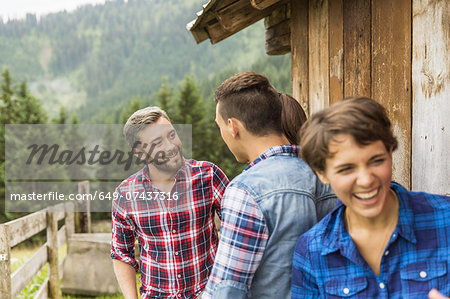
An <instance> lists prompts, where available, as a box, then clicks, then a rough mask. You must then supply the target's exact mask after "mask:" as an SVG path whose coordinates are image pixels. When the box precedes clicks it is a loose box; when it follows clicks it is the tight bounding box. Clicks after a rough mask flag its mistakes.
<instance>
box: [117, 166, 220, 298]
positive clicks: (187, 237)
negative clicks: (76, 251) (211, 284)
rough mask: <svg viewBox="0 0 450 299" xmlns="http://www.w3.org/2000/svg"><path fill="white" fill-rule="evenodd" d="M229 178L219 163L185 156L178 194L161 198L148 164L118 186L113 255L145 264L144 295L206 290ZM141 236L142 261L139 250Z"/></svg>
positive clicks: (175, 295) (133, 263)
mask: <svg viewBox="0 0 450 299" xmlns="http://www.w3.org/2000/svg"><path fill="white" fill-rule="evenodd" d="M227 184H228V179H227V177H226V176H225V174H224V173H223V172H222V171H221V170H220V169H219V168H218V167H217V166H216V165H214V164H212V163H209V162H201V161H195V160H185V166H184V167H182V168H181V169H180V171H178V173H177V175H176V183H175V185H174V187H173V189H172V192H171V199H172V200H167V197H166V199H164V200H161V199H160V198H158V199H155V197H156V196H158V193H156V192H159V190H158V189H156V187H154V186H152V184H151V181H150V176H149V173H148V167H147V166H146V167H144V168H143V169H142V170H140V171H139V172H137V173H135V174H134V175H132V176H130V177H129V178H128V179H126V180H125V181H123V182H122V183H121V184H120V185H119V187H117V189H116V192H117V195H118V198H117V199H116V200H115V201H114V202H113V206H112V242H111V257H112V258H113V259H117V260H120V261H123V262H125V263H128V264H130V265H131V266H133V267H134V268H135V269H136V271H137V270H138V269H139V268H140V270H141V278H140V281H141V282H142V286H141V289H140V293H141V297H142V298H143V299H145V298H159V297H162V298H195V297H197V295H199V294H200V293H201V292H202V291H203V289H204V288H205V285H206V282H207V280H208V276H209V274H210V271H211V268H212V266H213V263H214V257H215V253H216V250H217V244H218V237H217V232H216V227H215V224H214V211H216V212H217V213H219V215H220V206H221V205H220V201H221V199H222V196H223V193H224V192H225V188H226V186H227ZM176 198H177V199H176ZM175 199H176V200H175ZM135 237H137V239H138V243H139V249H140V261H139V263H138V262H137V261H136V259H135V256H134V243H135Z"/></svg>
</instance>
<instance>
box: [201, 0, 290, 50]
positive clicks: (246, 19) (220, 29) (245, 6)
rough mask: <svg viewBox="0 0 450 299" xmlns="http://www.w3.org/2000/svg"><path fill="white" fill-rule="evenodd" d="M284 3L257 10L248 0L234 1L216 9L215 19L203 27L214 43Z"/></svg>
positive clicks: (268, 13) (265, 15)
mask: <svg viewBox="0 0 450 299" xmlns="http://www.w3.org/2000/svg"><path fill="white" fill-rule="evenodd" d="M285 3H287V0H282V1H279V2H278V3H277V4H275V5H272V6H270V7H268V8H266V9H263V10H258V9H256V8H254V7H253V6H252V5H251V3H250V2H249V1H248V0H238V1H234V2H231V3H230V4H229V5H227V6H224V7H222V8H219V9H217V10H216V12H215V16H216V19H215V20H211V21H210V22H209V23H208V24H206V25H205V29H206V31H207V32H208V34H209V37H210V39H211V42H212V43H213V44H214V43H217V42H219V41H221V40H223V39H225V38H227V37H229V36H231V35H233V34H235V33H236V32H238V31H240V30H242V29H244V28H246V27H248V26H249V25H251V24H253V23H255V22H257V21H259V20H261V19H262V18H264V17H267V16H268V15H270V14H271V12H272V11H273V10H274V9H276V8H277V7H278V6H279V5H284V4H285ZM216 22H218V23H216Z"/></svg>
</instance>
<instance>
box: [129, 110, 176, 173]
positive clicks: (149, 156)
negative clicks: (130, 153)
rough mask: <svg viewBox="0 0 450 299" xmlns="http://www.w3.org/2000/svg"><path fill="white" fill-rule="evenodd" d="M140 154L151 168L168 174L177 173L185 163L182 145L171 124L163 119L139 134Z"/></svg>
mask: <svg viewBox="0 0 450 299" xmlns="http://www.w3.org/2000/svg"><path fill="white" fill-rule="evenodd" d="M139 138H140V141H141V143H142V144H141V145H140V147H139V148H138V149H136V150H137V151H138V154H139V153H141V154H144V155H145V156H146V157H145V158H146V159H145V160H146V161H147V164H148V165H149V167H152V168H155V169H157V170H159V171H162V172H166V173H175V172H177V171H178V170H179V169H180V168H181V167H182V166H183V163H184V160H183V156H182V144H181V140H180V138H179V137H178V134H177V132H176V131H175V128H174V127H173V126H172V124H171V122H170V121H169V120H167V119H166V118H164V117H161V118H160V119H158V121H156V122H155V123H153V124H151V125H148V126H147V127H146V128H145V129H144V130H142V131H141V132H140V133H139Z"/></svg>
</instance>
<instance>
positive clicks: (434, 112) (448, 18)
mask: <svg viewBox="0 0 450 299" xmlns="http://www.w3.org/2000/svg"><path fill="white" fill-rule="evenodd" d="M412 11H413V13H412V15H413V21H412V23H413V30H412V32H413V37H412V44H413V50H412V90H413V93H412V94H413V109H412V113H413V115H412V119H413V125H412V131H413V134H412V161H413V163H412V189H413V190H420V191H427V192H432V193H437V194H447V195H450V184H449V183H448V181H449V177H450V167H449V162H448V160H449V157H450V154H449V149H450V136H449V131H450V117H449V115H450V105H449V93H450V74H449V72H450V47H449V45H450V26H449V24H450V2H449V1H447V0H434V1H431V0H414V1H413V8H412ZM446 295H448V294H446Z"/></svg>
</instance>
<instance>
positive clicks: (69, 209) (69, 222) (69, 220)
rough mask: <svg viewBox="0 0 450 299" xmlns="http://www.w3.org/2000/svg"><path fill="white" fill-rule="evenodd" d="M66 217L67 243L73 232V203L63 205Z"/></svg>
mask: <svg viewBox="0 0 450 299" xmlns="http://www.w3.org/2000/svg"><path fill="white" fill-rule="evenodd" d="M65 210H66V213H65V214H66V215H65V219H66V220H65V223H66V241H67V242H68V241H69V238H70V236H72V235H73V234H74V232H75V205H74V204H73V203H67V204H66V205H65Z"/></svg>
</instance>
